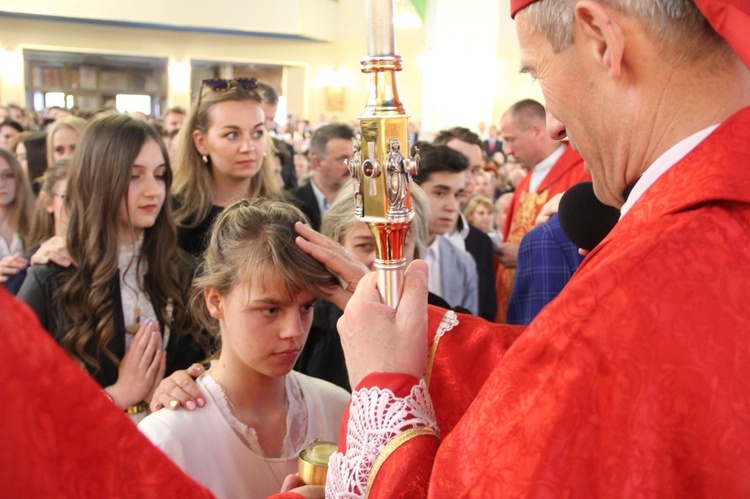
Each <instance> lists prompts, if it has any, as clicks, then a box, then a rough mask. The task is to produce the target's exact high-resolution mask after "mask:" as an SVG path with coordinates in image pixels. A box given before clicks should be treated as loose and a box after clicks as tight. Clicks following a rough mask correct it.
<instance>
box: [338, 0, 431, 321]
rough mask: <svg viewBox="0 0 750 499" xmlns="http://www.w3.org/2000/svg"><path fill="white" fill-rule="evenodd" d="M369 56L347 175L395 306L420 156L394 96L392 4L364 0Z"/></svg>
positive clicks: (396, 59)
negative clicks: (358, 132)
mask: <svg viewBox="0 0 750 499" xmlns="http://www.w3.org/2000/svg"><path fill="white" fill-rule="evenodd" d="M365 9H366V14H367V31H368V32H367V36H368V38H367V50H368V56H367V57H365V58H363V59H362V61H361V64H362V72H363V73H365V74H366V75H367V90H368V100H367V104H366V105H365V108H364V109H363V110H362V114H361V115H360V116H359V118H358V119H359V123H360V128H361V136H362V139H361V141H360V142H359V143H358V144H356V147H355V154H354V159H352V161H350V162H349V172H350V173H351V175H352V177H353V178H354V198H355V205H356V208H355V210H356V215H357V218H358V219H359V220H361V221H363V222H366V223H367V226H368V227H369V228H370V231H371V232H372V234H373V237H374V238H375V245H376V253H377V257H376V259H375V263H374V267H375V270H376V272H377V274H378V289H379V291H380V297H381V299H382V301H383V303H385V304H387V305H388V306H390V307H392V308H396V307H397V306H398V302H399V299H400V298H401V293H402V291H403V282H404V271H405V268H406V258H405V257H404V245H405V242H406V233H407V232H408V230H409V225H410V224H411V219H412V217H413V216H414V211H413V209H412V206H411V176H412V175H415V174H416V173H417V171H418V168H419V155H418V154H415V155H414V156H413V157H412V156H410V154H409V131H408V126H409V115H408V114H407V112H406V109H405V108H404V105H403V103H402V102H401V99H400V98H399V94H398V86H397V82H396V72H398V71H400V70H401V57H400V56H398V55H396V54H395V53H394V41H393V2H392V0H366V2H365Z"/></svg>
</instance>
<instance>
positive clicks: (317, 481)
mask: <svg viewBox="0 0 750 499" xmlns="http://www.w3.org/2000/svg"><path fill="white" fill-rule="evenodd" d="M337 450H338V446H337V445H336V444H335V443H334V442H326V441H323V440H320V439H315V441H314V442H313V443H311V444H310V445H308V446H307V447H306V448H305V449H304V450H303V451H302V452H300V454H299V476H300V478H301V479H302V481H303V482H305V483H306V484H307V485H325V484H326V473H328V459H329V458H330V457H331V454H333V453H334V452H336V451H337Z"/></svg>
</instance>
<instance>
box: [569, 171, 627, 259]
mask: <svg viewBox="0 0 750 499" xmlns="http://www.w3.org/2000/svg"><path fill="white" fill-rule="evenodd" d="M557 216H558V218H559V219H560V227H562V230H563V232H565V235H566V236H568V239H570V241H571V242H572V243H573V244H575V245H576V246H578V247H579V248H582V249H585V250H588V251H591V250H592V249H594V247H596V245H597V244H599V243H600V242H601V241H602V240H603V239H604V238H605V237H606V236H607V234H609V231H611V230H612V227H614V226H615V224H616V223H617V221H618V220H619V219H620V210H618V209H617V208H614V207H612V206H609V205H606V204H604V203H602V202H601V201H599V199H597V197H596V195H594V184H593V183H592V182H581V183H580V184H576V185H574V186H573V187H571V188H570V189H568V190H567V191H565V194H563V197H562V199H560V207H559V208H558V214H557Z"/></svg>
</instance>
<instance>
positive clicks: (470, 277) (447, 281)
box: [414, 143, 479, 315]
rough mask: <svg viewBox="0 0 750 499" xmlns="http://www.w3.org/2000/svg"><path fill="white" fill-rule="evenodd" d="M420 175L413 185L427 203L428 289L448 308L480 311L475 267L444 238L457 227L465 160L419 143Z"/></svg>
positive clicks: (448, 148) (455, 153) (448, 150)
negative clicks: (415, 185)
mask: <svg viewBox="0 0 750 499" xmlns="http://www.w3.org/2000/svg"><path fill="white" fill-rule="evenodd" d="M419 155H420V164H419V173H417V175H416V176H414V182H415V183H416V184H417V185H419V186H420V187H422V190H423V191H424V193H425V194H426V195H427V198H428V199H429V200H430V224H429V232H430V240H429V247H428V249H427V255H426V257H425V260H426V261H427V264H428V266H429V268H430V279H429V281H430V282H429V290H430V292H431V293H434V294H436V295H438V296H440V297H442V298H443V299H444V300H445V301H447V302H448V303H449V304H450V305H451V307H457V306H458V307H463V308H465V309H467V310H469V311H470V312H471V313H472V314H475V315H476V314H477V312H478V311H479V307H478V300H479V293H478V289H477V285H478V274H477V266H476V263H475V262H474V259H473V257H472V256H471V255H470V254H469V253H468V252H467V251H466V250H464V249H460V248H458V247H457V246H456V245H454V244H452V243H451V242H449V240H448V239H447V238H446V237H444V235H445V234H446V233H447V232H448V231H450V230H451V229H452V228H453V227H454V226H455V224H456V220H457V219H458V215H459V213H460V201H459V200H460V197H461V195H462V194H463V190H464V177H463V172H464V170H466V167H467V165H468V161H467V159H466V157H465V156H464V155H463V154H461V153H459V152H457V151H455V150H453V149H451V148H450V147H447V146H444V145H440V146H435V145H431V144H426V143H423V144H420V146H419Z"/></svg>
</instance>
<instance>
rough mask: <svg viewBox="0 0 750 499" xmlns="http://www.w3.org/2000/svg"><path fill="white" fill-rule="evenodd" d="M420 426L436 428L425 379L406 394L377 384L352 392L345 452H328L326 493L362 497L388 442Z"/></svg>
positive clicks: (337, 495) (344, 496) (336, 495)
mask: <svg viewBox="0 0 750 499" xmlns="http://www.w3.org/2000/svg"><path fill="white" fill-rule="evenodd" d="M419 427H428V428H432V429H434V430H435V431H436V432H437V422H436V420H435V410H434V409H433V407H432V400H431V399H430V395H429V393H428V391H427V385H426V384H425V382H424V380H421V381H420V382H419V384H418V385H415V386H414V387H413V388H412V390H411V393H409V395H408V396H407V397H406V398H399V397H396V396H395V395H394V393H393V392H392V391H391V390H388V389H381V388H377V387H374V388H366V389H361V390H356V391H355V392H354V393H352V400H351V405H350V407H349V422H348V426H347V432H346V454H342V453H340V452H336V453H334V454H333V455H332V456H331V459H330V461H329V464H328V476H327V479H326V497H335V498H354V497H363V496H364V494H365V490H366V488H367V481H368V478H369V476H370V472H371V470H372V467H373V465H374V464H375V461H376V460H377V459H378V455H380V453H381V452H382V451H383V449H384V448H385V447H386V445H388V442H390V441H391V440H393V439H394V438H396V437H398V436H399V435H400V434H402V433H404V432H405V431H407V430H410V429H412V428H419Z"/></svg>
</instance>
